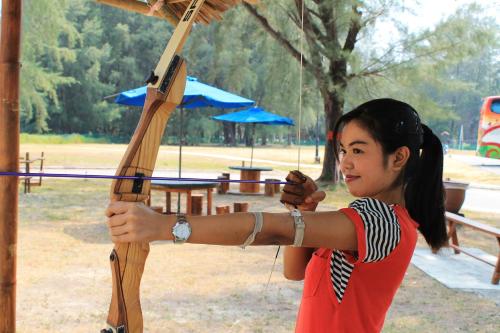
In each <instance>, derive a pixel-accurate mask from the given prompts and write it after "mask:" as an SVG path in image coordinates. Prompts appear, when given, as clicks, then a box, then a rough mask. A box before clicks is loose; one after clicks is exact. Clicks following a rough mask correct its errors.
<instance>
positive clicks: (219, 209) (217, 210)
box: [215, 206, 230, 215]
mask: <svg viewBox="0 0 500 333" xmlns="http://www.w3.org/2000/svg"><path fill="white" fill-rule="evenodd" d="M215 213H216V214H217V215H222V214H229V213H230V211H229V206H216V207H215Z"/></svg>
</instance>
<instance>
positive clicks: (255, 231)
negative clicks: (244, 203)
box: [240, 212, 262, 249]
mask: <svg viewBox="0 0 500 333" xmlns="http://www.w3.org/2000/svg"><path fill="white" fill-rule="evenodd" d="M253 215H254V217H255V224H254V227H253V231H252V233H251V234H250V235H249V236H248V238H247V239H246V240H245V242H244V243H243V244H241V245H240V247H241V248H242V249H245V247H247V246H248V245H250V244H252V243H253V242H254V240H255V236H256V235H257V234H258V233H259V232H260V231H261V230H262V213H261V212H253Z"/></svg>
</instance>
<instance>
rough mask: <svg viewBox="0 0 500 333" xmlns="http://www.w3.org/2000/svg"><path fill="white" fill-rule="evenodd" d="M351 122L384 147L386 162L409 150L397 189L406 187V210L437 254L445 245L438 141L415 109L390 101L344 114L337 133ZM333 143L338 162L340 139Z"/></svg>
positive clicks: (337, 126)
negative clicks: (396, 153)
mask: <svg viewBox="0 0 500 333" xmlns="http://www.w3.org/2000/svg"><path fill="white" fill-rule="evenodd" d="M351 121H356V123H357V124H358V125H360V126H362V127H363V128H364V129H365V130H367V131H368V133H370V135H371V136H372V137H373V139H374V140H375V141H377V142H378V143H379V144H380V145H381V146H382V150H383V154H384V161H387V158H388V155H389V154H391V153H394V152H395V151H396V150H397V149H398V148H399V147H403V146H406V147H408V149H409V150H410V157H409V159H408V162H407V163H406V166H405V168H404V169H403V171H402V173H401V175H400V177H399V178H398V179H397V180H396V184H394V185H403V186H404V195H405V204H406V209H407V210H408V212H409V214H410V216H411V217H412V218H413V219H414V220H415V221H416V222H418V224H419V230H420V232H421V233H422V235H423V236H424V238H425V240H426V241H427V243H428V244H429V245H430V246H431V247H432V248H433V249H434V250H437V249H439V248H440V247H442V246H443V245H445V244H446V242H447V235H446V224H445V216H444V187H443V147H442V145H441V141H440V140H439V138H438V137H437V136H436V135H435V134H434V133H433V132H432V131H431V129H430V128H429V127H427V126H426V125H424V124H422V123H421V122H420V117H419V116H418V113H417V111H415V109H413V108H412V107H411V106H410V105H408V104H406V103H404V102H401V101H397V100H394V99H389V98H382V99H374V100H371V101H369V102H366V103H364V104H361V105H360V106H358V107H356V108H355V109H354V110H352V111H351V112H348V113H346V114H344V115H343V116H341V117H340V118H339V120H338V121H337V123H336V124H335V128H334V133H335V134H338V133H340V131H342V129H343V127H344V126H345V125H346V124H347V123H349V122H351ZM333 140H334V141H333V147H334V153H335V157H336V158H337V160H339V142H338V140H339V136H338V135H334V138H333Z"/></svg>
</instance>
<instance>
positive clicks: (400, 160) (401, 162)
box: [392, 146, 410, 171]
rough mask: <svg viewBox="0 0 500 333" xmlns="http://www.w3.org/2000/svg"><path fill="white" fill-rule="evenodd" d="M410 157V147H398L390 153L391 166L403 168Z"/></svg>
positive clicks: (397, 169)
mask: <svg viewBox="0 0 500 333" xmlns="http://www.w3.org/2000/svg"><path fill="white" fill-rule="evenodd" d="M409 158H410V149H409V148H408V147H406V146H402V147H399V148H398V149H396V151H395V152H394V153H393V154H392V168H393V169H394V170H396V171H399V170H401V169H403V168H404V166H405V165H406V163H407V162H408V159H409Z"/></svg>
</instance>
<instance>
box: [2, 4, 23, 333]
mask: <svg viewBox="0 0 500 333" xmlns="http://www.w3.org/2000/svg"><path fill="white" fill-rule="evenodd" d="M21 8H22V0H3V1H2V32H1V40H0V170H1V171H17V170H18V166H19V72H20V67H21V65H20V62H19V55H20V49H21ZM17 185H18V179H17V178H15V177H0V333H11V332H15V331H16V257H17V253H16V250H17V204H18V199H17V187H18V186H17Z"/></svg>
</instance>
